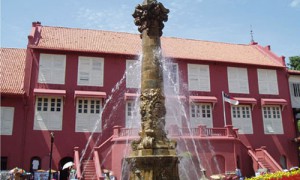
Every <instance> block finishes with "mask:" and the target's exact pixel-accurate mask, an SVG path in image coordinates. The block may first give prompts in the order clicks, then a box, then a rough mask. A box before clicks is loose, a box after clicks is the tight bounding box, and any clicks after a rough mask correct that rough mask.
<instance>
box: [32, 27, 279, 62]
mask: <svg viewBox="0 0 300 180" xmlns="http://www.w3.org/2000/svg"><path fill="white" fill-rule="evenodd" d="M33 28H34V30H33V33H32V34H31V36H32V37H33V36H34V34H35V35H37V34H39V33H35V32H34V31H41V34H40V37H41V38H40V39H38V40H35V43H32V45H30V47H32V48H41V49H56V50H67V51H85V52H96V53H113V54H125V55H138V54H140V52H141V49H142V48H141V46H142V45H141V42H142V40H141V39H140V36H139V35H138V34H130V33H123V32H111V31H102V30H88V29H77V28H64V27H49V26H39V28H35V27H33ZM35 29H36V30H35ZM36 38H37V36H35V37H33V39H36ZM161 40H162V49H163V54H164V55H165V56H166V57H170V58H176V59H190V60H204V61H216V62H226V63H228V62H230V63H239V64H252V65H261V66H272V67H283V66H284V65H283V64H282V63H280V62H278V60H276V59H275V58H276V57H272V56H271V55H270V53H269V52H267V51H268V50H266V49H265V48H263V47H261V46H260V45H257V44H230V43H221V42H210V41H200V40H192V39H181V38H171V37H162V39H161ZM278 58H279V57H278Z"/></svg>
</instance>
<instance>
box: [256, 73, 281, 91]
mask: <svg viewBox="0 0 300 180" xmlns="http://www.w3.org/2000/svg"><path fill="white" fill-rule="evenodd" d="M257 77H258V90H259V94H274V95H278V94H279V92H278V81H277V71H276V70H271V69H257Z"/></svg>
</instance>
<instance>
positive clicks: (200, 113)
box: [190, 103, 213, 128]
mask: <svg viewBox="0 0 300 180" xmlns="http://www.w3.org/2000/svg"><path fill="white" fill-rule="evenodd" d="M190 123H191V127H192V128H196V127H198V126H199V125H206V126H207V127H209V128H212V127H213V123H212V107H211V104H210V103H193V104H191V106H190Z"/></svg>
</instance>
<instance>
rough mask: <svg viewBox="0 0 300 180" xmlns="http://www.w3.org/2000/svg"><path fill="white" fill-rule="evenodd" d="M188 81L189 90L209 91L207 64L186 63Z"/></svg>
mask: <svg viewBox="0 0 300 180" xmlns="http://www.w3.org/2000/svg"><path fill="white" fill-rule="evenodd" d="M188 83H189V90H190V91H210V77H209V66H208V65H196V64H188Z"/></svg>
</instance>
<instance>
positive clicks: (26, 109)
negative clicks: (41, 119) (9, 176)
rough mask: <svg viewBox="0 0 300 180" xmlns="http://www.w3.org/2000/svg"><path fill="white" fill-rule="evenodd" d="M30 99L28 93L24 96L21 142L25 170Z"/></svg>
mask: <svg viewBox="0 0 300 180" xmlns="http://www.w3.org/2000/svg"><path fill="white" fill-rule="evenodd" d="M27 100H28V98H27V96H26V93H25V94H24V95H23V109H24V122H23V123H24V126H23V127H25V128H23V132H22V141H21V166H22V167H23V168H24V167H25V161H24V159H25V149H26V148H25V146H26V135H27V120H28V117H27V115H28V110H29V107H28V101H27Z"/></svg>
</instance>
